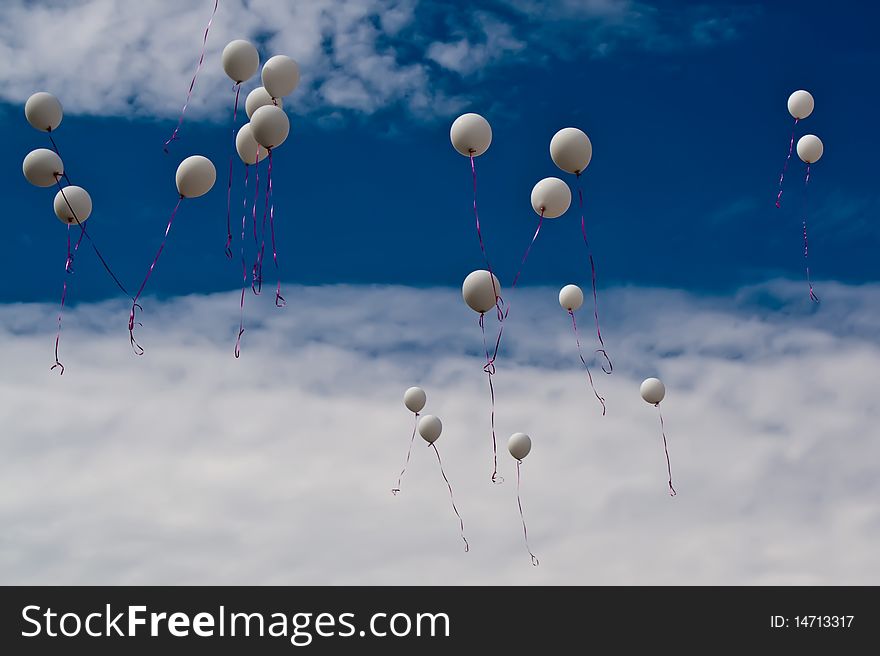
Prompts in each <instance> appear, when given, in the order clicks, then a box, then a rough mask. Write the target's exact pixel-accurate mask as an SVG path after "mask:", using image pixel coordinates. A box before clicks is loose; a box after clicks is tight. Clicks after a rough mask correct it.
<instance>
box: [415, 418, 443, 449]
mask: <svg viewBox="0 0 880 656" xmlns="http://www.w3.org/2000/svg"><path fill="white" fill-rule="evenodd" d="M442 430H443V424H442V423H441V422H440V418H439V417H435V416H434V415H425V416H424V417H422V418H421V419H419V435H421V436H422V439H423V440H425V442H427V443H428V444H433V443H434V442H436V441H437V438H438V437H440V432H441V431H442Z"/></svg>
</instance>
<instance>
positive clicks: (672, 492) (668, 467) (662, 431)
mask: <svg viewBox="0 0 880 656" xmlns="http://www.w3.org/2000/svg"><path fill="white" fill-rule="evenodd" d="M654 406H655V407H656V408H657V414H659V415H660V434H661V435H662V436H663V452H664V453H665V454H666V472H667V473H668V474H669V496H671V497H674V496H675V488H674V487H672V466H671V465H670V464H669V447H668V445H667V444H666V429H665V427H664V426H663V411H662V410H660V404H659V403H655V404H654Z"/></svg>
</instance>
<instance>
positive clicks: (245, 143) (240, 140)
mask: <svg viewBox="0 0 880 656" xmlns="http://www.w3.org/2000/svg"><path fill="white" fill-rule="evenodd" d="M235 149H236V150H237V151H238V156H239V157H240V158H241V161H242V162H244V163H245V164H256V163H257V162H258V161H260V162H262V161H263V160H264V159H266V156H267V155H268V154H269V152H268V151H267V150H266V149H265V148H263V147H262V146H261V145H260V144H258V143H257V140H256V139H254V135H253V133H252V132H251V124H250V123H245V124H244V125H242V126H241V127H240V128H239V129H238V134H236V135H235Z"/></svg>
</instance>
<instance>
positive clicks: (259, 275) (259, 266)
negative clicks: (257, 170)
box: [254, 150, 272, 294]
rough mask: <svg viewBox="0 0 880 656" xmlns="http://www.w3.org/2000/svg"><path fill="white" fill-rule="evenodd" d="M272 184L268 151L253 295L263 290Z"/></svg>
mask: <svg viewBox="0 0 880 656" xmlns="http://www.w3.org/2000/svg"><path fill="white" fill-rule="evenodd" d="M271 184H272V151H271V150H269V170H268V172H267V174H266V200H265V202H264V203H263V222H262V224H261V225H260V250H259V251H258V252H257V263H256V264H254V284H255V285H256V287H255V288H254V293H255V294H259V293H260V292H261V291H262V289H263V256H264V254H265V253H266V219H267V218H268V217H269V191H270V185H271Z"/></svg>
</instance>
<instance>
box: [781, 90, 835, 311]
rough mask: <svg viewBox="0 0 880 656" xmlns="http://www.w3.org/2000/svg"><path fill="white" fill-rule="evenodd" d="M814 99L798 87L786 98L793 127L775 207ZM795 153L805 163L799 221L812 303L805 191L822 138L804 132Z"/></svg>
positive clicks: (813, 105) (817, 299)
mask: <svg viewBox="0 0 880 656" xmlns="http://www.w3.org/2000/svg"><path fill="white" fill-rule="evenodd" d="M814 108H815V101H814V99H813V96H812V94H810V92H809V91H805V90H803V89H799V90H798V91H795V92H794V93H792V94H791V95H790V96H789V98H788V113H789V114H791V116H792V118H794V127H793V128H792V130H791V139H790V140H789V143H788V155H787V156H786V158H785V163H784V164H783V165H782V172H781V173H780V174H779V191H778V192H777V194H776V207H782V191H783V181H784V180H785V172H786V170H787V169H788V163H789V161H790V160H791V154H792V150H793V149H794V137H795V131H796V130H797V125H798V123H799V122H800V121H802V120H803V119H805V118H807V117H808V116H810V115H811V114H812V113H813V109H814ZM796 151H797V155H798V157H799V158H800V160H801V161H802V162H804V164H806V165H807V167H806V173H805V175H804V198H805V201H804V210H803V212H804V214H803V220H802V222H801V226H802V233H803V240H804V268H805V271H806V278H807V285H808V287H809V296H810V300H811V301H813V302H814V303H818V302H819V297H818V296H817V295H816V292H815V290H814V289H813V281H812V278H811V276H810V261H809V240H808V238H807V212H806V192H807V189H808V187H809V184H810V167H811V166H812V165H813V164H815V163H816V162H818V161H819V160H820V159H821V158H822V155H823V154H824V152H825V146H824V145H823V143H822V140H821V139H819V137H817V136H816V135H814V134H805V135H804V136H802V137H801V138H800V139H798V142H797V148H796Z"/></svg>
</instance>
